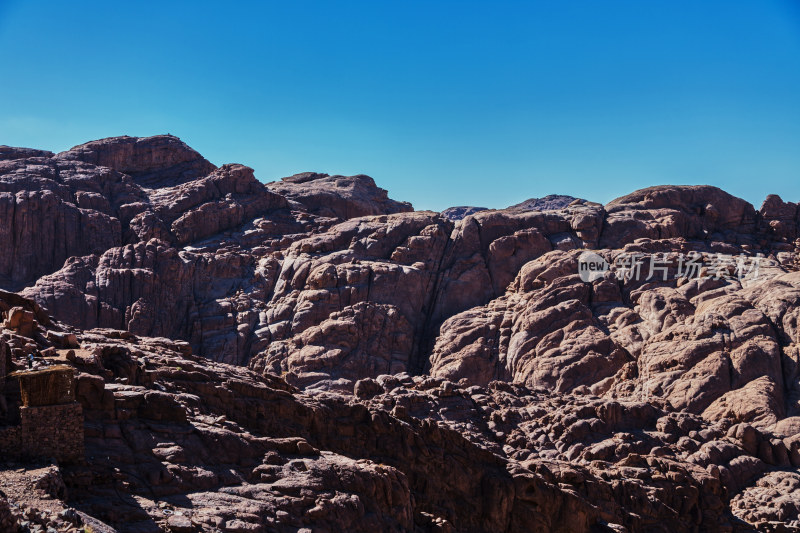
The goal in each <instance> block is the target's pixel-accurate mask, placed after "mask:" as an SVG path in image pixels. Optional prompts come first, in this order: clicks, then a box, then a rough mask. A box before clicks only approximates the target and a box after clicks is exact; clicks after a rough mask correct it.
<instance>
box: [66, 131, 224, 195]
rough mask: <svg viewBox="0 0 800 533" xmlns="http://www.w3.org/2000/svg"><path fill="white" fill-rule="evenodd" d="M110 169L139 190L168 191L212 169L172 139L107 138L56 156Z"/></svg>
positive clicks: (167, 137)
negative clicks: (139, 186) (162, 189)
mask: <svg viewBox="0 0 800 533" xmlns="http://www.w3.org/2000/svg"><path fill="white" fill-rule="evenodd" d="M56 157H57V158H58V159H63V160H71V161H84V162H86V163H91V164H93V165H97V166H104V167H109V168H113V169H114V170H117V171H119V172H122V173H124V174H128V175H129V176H132V177H133V178H134V180H135V181H136V183H138V184H139V185H141V186H143V187H148V188H156V187H168V186H172V185H177V184H180V183H185V182H187V181H191V180H193V179H196V178H199V177H203V176H206V175H207V174H209V173H210V172H211V171H213V170H214V169H215V168H216V167H215V166H214V165H212V164H211V163H209V162H208V161H207V160H206V159H205V158H203V157H202V156H201V155H200V154H198V153H197V152H196V151H195V150H193V149H191V148H190V147H189V146H188V145H186V143H184V142H183V141H181V140H180V139H179V138H177V137H175V136H173V135H155V136H153V137H128V136H122V137H109V138H107V139H100V140H97V141H91V142H88V143H84V144H81V145H78V146H75V147H73V148H71V149H69V150H67V151H66V152H61V153H60V154H58V155H57V156H56Z"/></svg>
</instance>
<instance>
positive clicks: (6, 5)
mask: <svg viewBox="0 0 800 533" xmlns="http://www.w3.org/2000/svg"><path fill="white" fill-rule="evenodd" d="M0 51H2V54H0V144H9V145H16V146H33V147H37V148H46V149H50V150H53V151H60V150H64V149H67V148H69V147H71V146H73V145H76V144H79V143H81V142H85V141H87V140H91V139H96V138H101V137H108V136H114V135H137V136H146V135H153V134H158V133H167V132H169V133H172V134H174V135H178V136H179V137H181V138H182V139H183V140H184V141H186V142H187V143H188V144H189V145H191V146H192V147H194V148H195V149H197V150H198V151H200V152H201V153H202V154H203V155H205V156H206V157H207V158H208V159H210V160H211V161H212V162H213V163H216V164H222V163H227V162H237V163H243V164H246V165H249V166H251V167H253V168H254V169H255V170H256V176H258V177H259V178H260V179H261V180H263V181H272V180H276V179H278V178H280V177H283V176H288V175H291V174H293V173H296V172H302V171H309V170H313V171H319V172H328V173H338V174H356V173H365V174H369V175H371V176H373V177H374V178H375V180H376V181H377V182H378V184H379V185H381V186H382V187H384V188H386V189H388V190H389V193H390V195H391V196H392V197H393V198H396V199H399V200H408V201H411V202H412V203H413V204H414V206H415V207H416V208H418V209H435V210H440V209H444V208H446V207H448V206H451V205H481V206H487V207H503V206H506V205H509V204H512V203H516V202H519V201H522V200H524V199H526V198H530V197H538V196H543V195H546V194H550V193H562V194H571V195H574V196H581V197H584V198H589V199H592V200H596V201H600V202H607V201H609V200H611V199H613V198H614V197H617V196H620V195H622V194H626V193H628V192H631V191H633V190H635V189H638V188H642V187H646V186H650V185H656V184H663V183H692V184H694V183H708V184H713V185H717V186H720V187H722V188H724V189H726V190H728V191H729V192H731V193H733V194H736V195H738V196H742V197H744V198H746V199H747V200H748V201H750V202H752V203H754V204H755V205H756V207H758V205H760V203H761V201H762V200H763V198H764V196H765V195H766V194H768V193H777V194H780V195H781V196H782V197H783V198H784V199H786V200H791V201H800V2H798V1H797V0H759V1H751V0H748V1H741V0H728V1H719V2H715V1H705V2H698V1H696V0H695V1H684V0H670V1H652V2H651V1H648V2H641V1H618V0H606V1H597V0H593V1H569V2H531V1H529V2H469V1H460V2H444V1H442V2H436V1H431V0H428V1H425V2H422V1H419V2H418V1H413V0H412V1H405V2H375V1H372V2H355V1H352V2H351V1H346V0H342V1H338V2H308V1H297V2H285V1H284V2H259V3H252V4H247V3H232V2H229V3H223V2H202V1H194V2H169V1H162V2H157V3H156V2H147V1H141V2H56V1H49V2H48V1H35V0H27V1H25V2H22V1H14V0H11V1H9V0H0Z"/></svg>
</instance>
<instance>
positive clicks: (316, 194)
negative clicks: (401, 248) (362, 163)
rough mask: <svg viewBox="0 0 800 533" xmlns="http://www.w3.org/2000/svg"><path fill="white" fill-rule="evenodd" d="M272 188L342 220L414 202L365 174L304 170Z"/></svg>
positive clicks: (408, 207)
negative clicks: (403, 199) (396, 197)
mask: <svg viewBox="0 0 800 533" xmlns="http://www.w3.org/2000/svg"><path fill="white" fill-rule="evenodd" d="M269 187H270V188H271V189H272V190H274V191H275V192H277V193H279V194H281V195H283V196H285V197H286V198H288V199H289V200H290V201H293V202H296V204H295V205H296V206H297V207H299V208H300V209H302V210H304V211H307V212H309V213H314V214H317V215H321V216H325V217H334V218H338V219H341V220H347V219H349V218H356V217H363V216H367V215H391V214H394V213H406V212H409V211H413V208H412V207H411V204H410V203H408V202H398V201H395V200H392V199H391V198H389V196H388V194H387V192H386V191H385V190H384V189H381V188H378V187H377V186H376V185H375V181H374V180H373V179H372V178H370V177H369V176H365V175H363V174H359V175H357V176H329V175H328V174H317V173H316V172H304V173H302V174H295V175H294V176H290V177H288V178H283V179H282V180H281V181H279V182H274V183H270V184H269Z"/></svg>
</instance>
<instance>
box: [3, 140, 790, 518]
mask: <svg viewBox="0 0 800 533" xmlns="http://www.w3.org/2000/svg"><path fill="white" fill-rule="evenodd" d="M798 228H800V209H799V208H798V205H797V204H794V203H788V202H784V201H783V200H781V199H780V198H778V197H777V196H774V195H772V196H768V197H767V199H766V201H765V202H764V205H763V206H762V207H761V208H760V209H759V210H756V209H755V208H753V206H751V205H750V204H748V203H746V202H744V201H743V200H740V199H738V198H735V197H733V196H730V195H728V194H727V193H725V192H724V191H721V190H719V189H717V188H714V187H708V186H662V187H653V188H649V189H644V190H641V191H636V192H634V193H632V194H630V195H627V196H624V197H622V198H619V199H617V200H614V201H613V202H611V203H609V204H608V205H605V206H603V205H600V204H597V203H593V202H589V201H586V200H580V199H575V198H572V197H564V196H549V197H546V198H543V199H533V200H529V201H526V202H523V203H522V204H518V205H516V206H512V207H510V208H507V209H501V210H484V209H479V208H474V209H473V208H452V209H451V210H447V211H445V212H442V213H434V212H426V211H413V210H412V208H411V206H410V204H407V203H405V202H398V201H395V200H392V199H390V198H389V197H388V195H387V193H386V191H385V190H383V189H380V188H378V187H377V186H376V185H375V183H374V181H373V180H372V178H369V177H367V176H361V175H359V176H351V177H344V176H329V175H326V174H314V173H306V174H298V175H295V176H292V177H289V178H285V179H284V180H282V181H280V182H275V183H270V184H267V185H264V184H262V183H261V182H259V181H258V180H257V179H256V177H255V176H254V175H253V171H252V170H251V169H249V168H247V167H244V166H241V165H235V164H228V165H222V166H220V167H216V166H214V165H212V164H211V163H209V162H208V161H206V160H205V159H203V158H202V156H200V155H199V154H198V153H197V152H195V151H194V150H192V149H191V148H189V147H188V146H186V145H185V144H184V143H183V142H181V141H180V140H179V139H177V138H175V137H172V136H157V137H151V138H132V137H117V138H112V139H104V140H100V141H93V142H90V143H86V144H83V145H80V146H77V147H75V148H73V149H71V150H69V151H67V152H63V153H61V154H52V153H50V152H46V151H41V150H33V149H21V148H9V147H0V249H2V250H7V251H8V252H7V253H4V254H0V288H2V289H4V290H3V291H0V314H2V316H0V363H3V364H2V365H0V369H3V368H5V370H4V372H6V371H8V372H10V371H12V370H14V369H20V368H23V367H24V366H26V364H27V361H28V358H29V356H30V355H31V354H39V353H42V354H45V357H46V358H51V359H52V358H57V359H58V360H59V361H60V362H63V363H64V364H69V365H72V366H74V367H75V369H76V371H77V372H78V378H77V397H78V400H79V401H80V403H81V404H82V407H83V411H84V413H85V416H86V421H85V428H84V433H85V435H86V450H87V452H86V453H87V461H86V462H85V463H81V462H78V464H73V465H62V466H61V467H60V468H59V470H58V475H60V476H62V477H63V483H64V484H65V487H66V489H68V490H67V491H66V492H65V493H64V494H59V495H56V499H57V500H58V501H60V502H62V504H63V505H64V506H69V505H72V506H74V507H76V508H77V510H76V511H74V512H75V513H78V514H76V515H75V516H77V517H78V518H79V519H80V520H82V521H83V523H85V524H89V523H90V521H94V522H92V524H94V525H92V528H93V529H94V530H95V531H104V530H108V531H111V530H113V528H117V529H118V530H120V531H159V530H165V531H215V530H221V531H303V530H304V529H305V530H313V531H419V532H423V531H504V532H516V531H520V532H521V531H629V532H633V531H654V530H669V531H698V530H699V531H747V530H752V529H753V528H756V529H758V530H762V531H778V530H794V529H800V519H798V509H800V503H798V501H800V498H798V494H797V492H798V486H800V485H798V479H796V478H797V477H798V474H797V472H798V471H797V468H800V422H799V421H800V348H799V347H800V333H799V331H800V330H799V329H798V322H799V321H800V277H799V276H800V260H798V251H800V234H798ZM587 249H590V250H593V251H594V252H595V253H596V254H599V255H600V256H601V257H602V258H603V259H604V260H605V261H606V263H607V264H608V265H611V266H610V268H609V269H608V270H607V271H605V272H600V273H598V275H597V276H595V277H594V278H593V279H591V280H590V281H584V280H583V279H582V278H581V276H580V275H579V267H578V264H579V258H580V257H581V255H582V253H583V252H585V251H586V250H587ZM756 254H760V258H759V259H758V260H757V261H756V260H754V259H753V258H754V257H758V256H757V255H756ZM691 265H694V266H693V267H691ZM754 265H755V266H754ZM690 267H691V268H694V270H693V271H692V270H690ZM6 290H10V291H18V293H16V294H15V293H12V292H5V291H6ZM37 357H38V355H37ZM37 364H40V363H39V362H38V361H37ZM13 383H14V382H12V381H8V382H6V383H5V384H4V387H0V392H2V394H0V396H2V399H3V400H4V402H0V415H2V417H3V418H2V420H0V426H1V425H2V423H5V424H7V425H9V426H13V425H14V424H15V423H17V422H18V420H17V419H18V418H19V408H18V403H19V396H18V395H19V390H18V387H15V386H14V384H13ZM0 440H1V439H0ZM8 471H9V472H16V469H11V468H9V469H8ZM2 472H3V470H2V469H0V473H2ZM9 476H11V477H9V478H8V479H9V480H10V481H8V483H9V484H10V486H11V485H13V484H14V483H15V481H13V479H12V478H13V476H12V475H11V474H9ZM0 483H5V481H3V478H2V476H0ZM0 489H2V490H3V491H5V492H6V497H5V500H4V499H3V498H2V497H0V523H2V524H17V523H19V522H20V521H24V520H25V517H24V516H23V512H22V511H20V509H22V508H23V506H26V509H30V511H29V514H31V515H32V516H34V515H35V516H36V517H38V518H36V520H40V521H43V523H44V524H45V525H46V522H47V518H46V516H45V514H46V513H45V512H46V511H47V509H50V507H48V505H50V504H48V503H47V498H44V497H42V498H39V499H35V498H34V499H29V500H24V498H26V497H28V496H25V494H26V492H25V491H24V490H20V491H18V492H13V493H9V491H6V490H5V489H3V488H2V487H0ZM34 495H35V494H34ZM0 496H2V495H0ZM120 501H122V503H120ZM4 502H5V503H4ZM15 505H16V507H15ZM4 509H8V510H7V511H6V510H4ZM65 509H66V507H64V508H63V509H60V510H58V509H53V512H56V511H57V512H59V513H60V512H62V511H64V510H65ZM25 512H28V511H25ZM48 512H49V511H48ZM36 513H39V514H36ZM70 516H72V515H70ZM78 518H76V520H78ZM15 521H16V522H15ZM37 523H39V522H37ZM65 523H66V522H65ZM53 524H54V526H53V527H54V528H55V527H61V526H59V524H60V522H58V523H57V521H55V520H53ZM3 527H5V526H3ZM8 527H11V526H8ZM64 527H65V528H66V527H68V526H64ZM103 528H106V529H103ZM781 528H784V529H781ZM793 528H794V529H793Z"/></svg>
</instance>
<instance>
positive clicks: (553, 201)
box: [509, 194, 577, 211]
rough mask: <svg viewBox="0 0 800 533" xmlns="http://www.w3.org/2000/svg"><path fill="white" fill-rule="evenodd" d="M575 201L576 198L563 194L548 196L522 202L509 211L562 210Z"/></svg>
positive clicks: (511, 207)
mask: <svg viewBox="0 0 800 533" xmlns="http://www.w3.org/2000/svg"><path fill="white" fill-rule="evenodd" d="M575 200H577V198H575V197H573V196H566V195H564V194H548V195H547V196H544V197H542V198H528V199H527V200H525V201H524V202H520V203H518V204H514V205H512V206H510V207H509V209H521V210H523V211H552V210H554V209H563V208H564V207H567V206H568V205H569V204H571V203H572V202H574V201H575Z"/></svg>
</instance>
